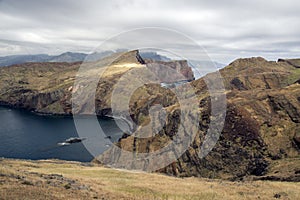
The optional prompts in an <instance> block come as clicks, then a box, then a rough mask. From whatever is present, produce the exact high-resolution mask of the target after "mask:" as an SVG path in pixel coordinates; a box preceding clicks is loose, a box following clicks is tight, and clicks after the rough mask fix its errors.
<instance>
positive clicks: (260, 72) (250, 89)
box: [0, 51, 300, 180]
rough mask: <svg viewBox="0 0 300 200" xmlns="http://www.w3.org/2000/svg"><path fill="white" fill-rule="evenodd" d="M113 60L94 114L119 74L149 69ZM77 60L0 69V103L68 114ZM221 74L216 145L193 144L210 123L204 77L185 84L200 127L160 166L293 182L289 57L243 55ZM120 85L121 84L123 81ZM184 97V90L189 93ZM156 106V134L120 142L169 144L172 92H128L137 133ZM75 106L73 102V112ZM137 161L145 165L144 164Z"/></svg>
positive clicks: (295, 97) (295, 88)
mask: <svg viewBox="0 0 300 200" xmlns="http://www.w3.org/2000/svg"><path fill="white" fill-rule="evenodd" d="M117 57H118V59H116V60H114V62H113V65H112V66H111V68H110V69H109V70H107V71H105V73H104V74H103V77H104V78H101V80H100V81H99V82H98V85H97V89H96V97H95V98H96V99H95V104H96V113H97V114H98V115H100V116H103V115H107V114H109V113H110V112H111V95H112V88H113V87H115V86H116V84H117V83H118V82H119V80H120V77H122V76H123V75H124V74H127V73H129V72H133V71H136V72H137V73H139V74H140V75H141V76H142V75H143V72H144V69H145V68H146V67H147V66H146V65H145V63H147V62H145V61H143V60H141V58H140V57H139V55H138V52H137V51H132V52H128V53H127V54H125V55H118V56H117ZM109 61H110V60H109V59H106V60H105V59H104V61H103V62H104V63H110V62H109ZM144 62H145V63H144ZM128 63H129V64H130V65H128ZM80 64H81V63H73V64H68V63H30V64H23V65H15V66H11V67H4V68H1V69H0V94H1V95H0V102H1V104H6V105H10V106H15V107H21V108H26V109H28V110H33V111H35V112H42V113H48V114H71V112H72V107H71V105H72V91H74V90H78V88H73V84H74V80H75V75H76V72H77V71H78V68H79V67H80ZM150 64H151V63H150ZM152 64H153V63H152ZM167 65H168V66H170V68H171V69H173V70H176V71H177V72H180V73H181V74H182V75H183V77H185V78H186V79H187V80H192V79H193V76H192V75H191V69H190V68H189V67H188V66H187V63H186V62H184V61H177V62H168V63H167ZM100 66H101V65H100ZM153 66H154V67H153ZM163 66H164V65H161V63H160V64H157V63H156V64H153V65H152V68H151V66H150V68H149V69H150V71H151V70H152V71H153V73H154V74H159V72H160V70H162V67H163ZM96 69H97V68H96ZM96 71H97V70H96ZM89 73H91V74H93V75H94V76H97V73H95V71H93V70H92V71H91V72H89V71H87V72H86V75H89ZM220 73H221V75H222V76H223V79H224V84H225V88H226V96H227V110H226V118H225V122H226V123H225V126H224V129H223V131H222V134H221V136H220V139H219V140H218V142H217V144H216V146H215V147H214V148H213V150H212V151H211V152H210V153H209V154H208V155H207V156H206V157H204V158H201V157H200V156H199V149H200V148H201V145H202V144H203V140H204V138H205V136H206V134H207V131H208V128H209V124H210V122H211V110H210V107H211V102H210V96H209V93H208V90H207V87H206V82H205V79H204V78H202V79H198V80H195V81H192V82H191V83H190V85H191V86H192V87H193V88H194V90H195V93H196V94H197V102H199V105H198V103H197V105H198V107H197V108H195V109H194V110H193V111H195V112H196V113H198V114H199V118H195V119H193V120H192V121H193V122H197V123H198V126H199V128H198V129H197V131H196V136H195V137H194V138H191V139H193V140H192V143H191V146H190V147H189V148H188V150H187V151H185V152H184V153H183V154H182V155H181V156H179V159H178V160H177V161H174V162H173V163H171V164H169V165H168V166H165V167H163V168H162V169H159V170H158V171H159V172H163V173H166V174H170V175H175V176H201V177H211V178H227V179H232V180H236V179H243V178H245V177H249V176H256V177H260V178H262V179H263V178H265V179H268V178H270V177H273V178H274V180H275V179H276V178H278V180H298V179H295V178H291V177H293V176H296V175H295V174H296V172H297V170H298V171H299V166H300V160H299V134H298V133H299V123H300V115H299V113H300V84H299V83H298V81H299V69H297V68H296V67H295V66H293V65H291V64H289V63H287V62H268V61H266V60H265V59H263V58H249V59H238V60H236V61H234V62H233V63H231V64H230V65H229V66H227V67H225V68H224V69H222V70H220ZM167 75H170V76H171V73H169V71H168V70H166V74H165V75H164V76H167ZM164 76H162V81H168V80H172V81H173V79H176V78H178V77H175V78H174V77H173V78H169V79H168V78H166V80H165V79H164ZM129 81H130V79H129ZM158 83H159V82H158ZM128 84H130V82H128ZM86 86H87V88H86V89H84V91H89V90H88V89H89V85H88V84H87V85H86ZM123 87H127V85H126V84H124V85H123ZM180 88H181V89H184V85H183V86H180V87H178V88H177V89H178V90H180ZM121 89H122V88H121ZM188 95H190V94H188V93H187V96H188ZM87 98H88V96H87ZM157 104H159V105H161V106H162V107H163V109H164V111H165V112H166V122H165V124H163V126H162V129H161V130H160V131H158V132H155V131H153V130H151V129H146V132H147V131H148V132H149V133H148V132H147V133H146V135H148V136H149V135H153V137H150V138H143V139H139V138H136V137H133V136H130V135H128V134H127V135H124V137H123V138H121V139H120V141H119V142H118V144H117V145H118V146H119V147H122V148H124V149H125V150H127V151H129V152H132V154H137V153H141V152H151V151H156V150H158V149H160V148H162V147H164V146H165V145H166V144H167V143H168V142H169V141H172V139H173V138H174V137H175V136H176V134H177V131H178V124H179V123H180V116H181V114H180V109H181V107H180V105H179V103H178V98H177V97H176V95H175V94H174V92H173V91H172V90H171V89H167V88H162V87H160V85H159V84H146V85H144V86H143V87H140V88H138V89H137V90H135V92H134V95H133V96H132V97H131V99H130V105H129V108H130V111H129V112H130V117H131V118H132V120H133V121H134V122H135V123H136V124H137V127H135V128H136V129H135V130H140V129H141V128H143V127H145V126H147V125H148V124H149V123H150V122H151V120H149V115H150V114H151V113H150V111H149V109H150V108H151V106H153V105H157ZM81 109H82V107H79V108H78V112H80V110H81ZM155 123H156V122H155ZM190 132H191V131H190V130H189V129H188V128H186V127H185V129H183V130H182V131H181V133H183V134H185V135H189V134H190ZM113 150H114V149H110V150H109V151H113ZM114 153H115V154H114V155H115V156H116V158H118V157H120V153H119V152H117V151H115V152H114ZM109 155H110V154H104V155H103V156H102V158H104V159H111V157H109ZM120 158H121V157H120ZM122 159H123V160H120V161H123V162H124V163H125V164H126V163H127V164H128V162H130V160H128V159H127V158H126V157H125V158H124V157H123V158H122ZM99 160H100V161H101V159H99ZM120 163H121V162H120ZM283 163H284V164H283ZM143 165H144V168H147V162H145V163H143ZM281 166H283V167H281ZM275 172H276V173H275Z"/></svg>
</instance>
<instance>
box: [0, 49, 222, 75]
mask: <svg viewBox="0 0 300 200" xmlns="http://www.w3.org/2000/svg"><path fill="white" fill-rule="evenodd" d="M119 51H121V50H119ZM117 52H118V51H117ZM113 53H116V52H114V51H103V52H94V53H92V54H86V53H76V52H66V53H63V54H60V55H48V54H36V55H13V56H4V57H0V67H3V66H10V65H15V64H22V63H28V62H68V63H72V62H80V61H84V60H87V61H96V60H100V59H102V58H104V57H106V56H109V55H111V54H113ZM140 55H141V57H142V58H143V59H150V60H155V61H170V60H171V59H170V58H168V57H166V56H163V55H159V54H158V53H156V52H140ZM189 62H190V64H191V66H192V68H193V70H194V73H195V77H196V78H199V77H201V76H203V74H206V73H205V72H204V73H202V70H203V69H208V70H209V69H215V68H216V67H217V68H218V69H220V68H223V67H224V66H225V64H221V63H218V62H211V61H195V60H193V61H189ZM196 68H197V69H201V72H199V70H195V69H196ZM211 71H212V70H209V72H211ZM213 71H215V70H213Z"/></svg>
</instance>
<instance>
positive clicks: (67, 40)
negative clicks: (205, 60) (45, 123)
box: [0, 0, 300, 64]
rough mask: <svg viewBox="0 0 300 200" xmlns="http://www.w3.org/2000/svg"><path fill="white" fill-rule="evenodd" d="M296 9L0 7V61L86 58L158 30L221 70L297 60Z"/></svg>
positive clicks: (98, 4) (45, 0)
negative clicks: (171, 33) (186, 40)
mask: <svg viewBox="0 0 300 200" xmlns="http://www.w3.org/2000/svg"><path fill="white" fill-rule="evenodd" d="M299 10H300V1H299V0H285V1H282V0H280V1H279V0H272V1H266V0H247V1H243V0H217V1H213V0H211V1H208V0H207V1H200V0H192V1H187V0H185V1H176V0H146V1H143V0H124V1H114V0H109V1H101V0H95V1H89V0H74V1H73V0H60V1H59V0H19V1H17V0H0V56H4V55H12V54H36V53H49V54H59V53H62V52H64V51H77V52H91V51H93V49H94V48H96V47H97V46H98V45H99V44H101V42H102V41H104V40H106V39H108V38H110V37H111V36H113V35H116V34H118V33H120V32H122V31H126V30H130V29H134V28H142V27H163V28H170V29H175V30H177V31H179V32H182V33H183V34H185V35H187V36H189V37H191V38H193V39H194V40H195V41H196V42H197V43H198V44H199V45H201V46H203V47H204V48H205V49H206V51H207V53H208V55H209V56H210V57H211V59H213V60H216V61H219V62H222V63H225V64H226V63H228V62H230V61H232V60H234V59H236V58H239V57H252V56H263V57H265V58H267V59H271V60H276V59H277V58H278V57H284V58H287V57H300V12H299ZM133 42H134V41H133ZM162 42H163V41H162ZM182 48H183V47H182Z"/></svg>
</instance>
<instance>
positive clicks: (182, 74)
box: [146, 60, 195, 83]
mask: <svg viewBox="0 0 300 200" xmlns="http://www.w3.org/2000/svg"><path fill="white" fill-rule="evenodd" d="M146 66H147V67H148V68H149V69H150V70H151V71H152V72H153V73H154V74H156V75H157V76H158V77H159V79H160V80H161V82H163V83H174V82H180V81H193V80H194V79H195V77H194V73H193V71H192V68H191V67H190V66H189V65H188V62H187V61H186V60H178V61H167V62H164V61H151V60H146Z"/></svg>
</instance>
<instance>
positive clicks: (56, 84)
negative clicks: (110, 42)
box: [0, 50, 194, 115]
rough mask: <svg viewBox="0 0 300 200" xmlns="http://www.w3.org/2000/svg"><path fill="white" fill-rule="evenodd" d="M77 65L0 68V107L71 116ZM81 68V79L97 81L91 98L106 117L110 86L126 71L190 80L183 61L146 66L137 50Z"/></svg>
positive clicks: (31, 65)
mask: <svg viewBox="0 0 300 200" xmlns="http://www.w3.org/2000/svg"><path fill="white" fill-rule="evenodd" d="M81 64H82V63H81V62H77V63H56V62H51V63H25V64H20V65H13V66H10V67H2V68H0V104H2V105H9V106H13V107H18V108H25V109H28V110H31V111H34V112H38V113H44V114H62V115H64V114H67V115H69V114H72V91H74V90H76V89H77V88H73V85H74V82H75V78H76V74H77V72H78V70H79V68H80V66H82V65H81ZM85 64H86V65H88V67H86V68H84V70H85V72H84V73H83V76H86V77H87V79H90V77H94V78H98V79H99V82H98V86H97V89H96V94H95V104H96V113H97V114H98V115H106V114H108V113H109V112H110V109H111V95H112V91H113V86H114V85H115V84H116V83H118V81H119V80H120V77H122V76H123V75H124V74H126V73H127V72H129V71H130V70H133V69H135V70H139V71H140V73H141V74H142V73H145V71H146V70H145V69H146V68H148V69H149V70H150V71H152V73H153V74H154V75H155V76H158V77H159V78H157V80H158V81H161V82H163V81H165V80H166V81H167V80H169V81H171V82H177V81H181V80H183V79H184V80H185V79H186V80H193V79H194V77H193V74H192V70H191V68H190V67H189V66H188V65H187V62H186V61H169V62H159V61H158V62H151V63H149V64H146V63H145V61H144V60H143V58H142V57H141V56H140V54H139V51H138V50H134V51H129V52H122V53H115V54H113V55H110V56H107V57H105V58H103V59H102V60H100V61H97V62H91V63H85ZM83 65H84V64H83ZM89 65H90V66H89ZM108 65H109V67H108ZM91 66H92V67H91ZM174 70H175V72H176V73H175V72H174ZM174 73H175V74H176V75H175V76H174V75H173V74H174ZM162 74H163V76H162ZM127 84H132V83H130V82H128V83H127ZM86 85H87V88H86V90H82V91H83V92H85V93H87V96H88V95H89V93H90V92H89V90H90V87H89V86H88V84H86ZM124 87H126V85H124ZM153 87H158V86H153ZM160 90H164V89H160ZM78 109H79V110H80V109H81V108H78Z"/></svg>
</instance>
